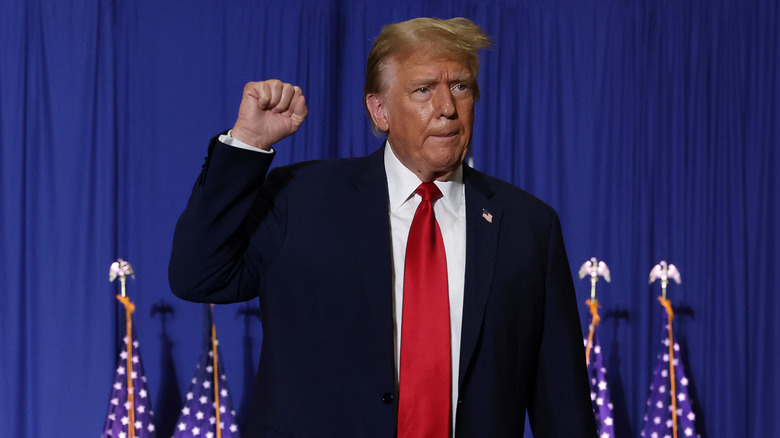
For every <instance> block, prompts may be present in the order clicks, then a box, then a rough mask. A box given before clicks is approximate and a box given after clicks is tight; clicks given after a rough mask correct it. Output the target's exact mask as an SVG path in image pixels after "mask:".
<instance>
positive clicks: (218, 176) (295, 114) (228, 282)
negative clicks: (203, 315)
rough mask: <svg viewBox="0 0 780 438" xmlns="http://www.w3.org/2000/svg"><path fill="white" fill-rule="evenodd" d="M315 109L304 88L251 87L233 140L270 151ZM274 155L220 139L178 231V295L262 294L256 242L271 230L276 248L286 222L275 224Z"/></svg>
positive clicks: (173, 282)
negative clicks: (252, 241)
mask: <svg viewBox="0 0 780 438" xmlns="http://www.w3.org/2000/svg"><path fill="white" fill-rule="evenodd" d="M307 111H308V110H307V109H306V103H305V99H304V97H303V94H302V93H301V90H300V88H298V87H294V86H292V85H290V84H284V83H282V82H280V81H277V80H270V81H264V82H251V83H249V84H247V85H246V87H244V95H243V98H242V101H241V106H240V109H239V115H238V119H237V121H236V124H235V126H234V127H233V131H232V132H233V137H235V138H236V139H238V140H240V141H242V142H244V143H246V144H249V145H250V146H253V147H257V148H258V149H263V150H270V149H271V145H273V144H274V143H276V142H278V141H279V140H281V139H283V138H285V137H287V136H289V135H291V134H293V133H295V132H296V131H297V130H298V127H300V125H301V123H302V122H303V120H304V119H305V118H306V114H307ZM272 158H273V154H259V153H255V152H252V151H246V150H242V149H238V148H233V147H229V146H226V145H224V144H222V143H220V142H219V141H217V139H216V138H215V139H212V141H211V144H210V145H209V153H208V156H207V158H206V163H205V164H204V166H203V170H202V171H201V174H200V176H199V177H198V180H197V181H196V183H195V187H194V188H193V191H192V195H191V196H190V200H189V202H188V203H187V207H186V208H185V210H184V212H183V213H182V215H181V217H180V218H179V221H178V222H177V224H176V230H175V232H174V239H173V248H172V251H171V259H170V263H169V267H168V277H169V283H170V286H171V290H172V291H173V292H174V294H176V295H177V296H179V297H180V298H183V299H186V300H190V301H199V302H215V303H225V302H236V301H245V300H248V299H251V298H253V297H256V296H257V293H258V284H259V272H260V268H261V264H262V262H263V261H262V259H261V255H260V254H259V253H257V252H252V251H250V250H249V248H250V245H249V242H250V239H251V238H252V236H253V235H254V234H255V233H261V234H262V233H265V234H266V235H267V238H268V239H269V240H270V241H269V242H268V243H269V244H270V245H272V244H273V242H272V239H273V236H278V235H279V234H278V233H277V231H278V227H279V226H280V225H278V224H279V223H281V222H279V221H274V217H273V215H275V214H276V213H274V212H273V210H274V209H272V207H273V196H274V193H275V190H274V189H273V188H272V187H268V184H267V183H266V177H265V174H266V172H267V171H268V168H269V167H270V164H271V160H272ZM268 215H272V216H271V217H268ZM261 223H265V225H264V226H263V227H261V226H260V224H261ZM261 237H264V236H261ZM261 241H262V239H261Z"/></svg>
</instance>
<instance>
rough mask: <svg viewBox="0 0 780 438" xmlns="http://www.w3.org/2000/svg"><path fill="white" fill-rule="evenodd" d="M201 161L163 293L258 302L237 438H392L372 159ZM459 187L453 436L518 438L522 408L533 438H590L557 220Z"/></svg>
mask: <svg viewBox="0 0 780 438" xmlns="http://www.w3.org/2000/svg"><path fill="white" fill-rule="evenodd" d="M209 151H210V152H209V158H208V160H207V163H206V166H205V167H204V168H203V170H202V172H201V175H200V177H199V178H198V180H197V183H196V185H195V188H194V189H193V193H192V197H191V198H190V202H189V203H188V205H187V208H186V209H185V211H184V212H183V213H182V216H181V219H180V220H179V223H178V224H177V226H176V232H175V241H174V245H173V252H172V256H171V264H170V272H171V276H170V283H171V289H172V290H173V292H174V293H175V294H176V295H178V296H179V297H181V298H184V299H187V300H192V301H199V302H200V301H207V300H218V301H223V300H228V301H235V300H240V299H248V298H250V297H253V296H259V298H260V309H261V313H262V322H263V329H264V341H263V351H262V353H261V355H260V365H259V368H258V377H257V381H256V383H255V388H254V403H253V405H252V407H251V410H250V412H249V414H248V417H249V418H251V423H252V426H250V427H248V428H247V430H245V431H244V436H250V437H262V436H268V433H267V432H266V430H267V429H270V430H274V431H276V432H278V433H282V434H286V435H289V436H300V437H305V436H318V435H319V436H334V437H335V436H355V437H357V436H377V437H380V436H387V437H392V436H395V434H396V433H395V431H396V428H395V425H396V412H397V403H395V402H391V403H387V399H386V397H385V395H386V394H391V395H395V397H394V398H396V399H397V396H398V394H397V392H396V390H395V360H394V347H393V322H392V318H393V307H392V287H391V284H392V275H391V272H390V256H391V251H390V232H389V230H390V218H389V215H388V211H387V205H388V189H387V183H386V177H385V176H384V174H385V172H384V163H383V158H382V157H383V149H380V150H379V151H377V152H375V153H373V154H372V155H371V156H369V157H366V158H351V159H342V160H324V161H318V162H310V163H306V164H304V165H294V166H290V167H283V168H279V169H277V170H276V171H274V172H272V173H271V174H269V176H268V178H267V180H266V181H262V180H261V179H262V175H263V174H264V172H265V171H266V170H267V169H268V166H269V162H270V160H271V159H272V157H273V155H269V154H260V153H257V152H252V151H245V150H240V149H236V148H231V147H229V146H225V145H222V144H219V143H217V144H215V142H213V141H212V144H211V145H210V146H209ZM258 155H259V157H258ZM248 163H251V164H248ZM258 175H259V176H258ZM463 182H464V185H465V190H466V227H467V232H466V237H467V247H468V248H470V249H469V251H468V252H467V255H466V278H465V288H464V304H463V307H464V312H463V326H462V339H461V346H462V351H461V356H460V364H461V366H460V368H461V372H460V375H459V396H458V401H457V403H458V410H457V419H456V425H455V428H456V429H455V430H456V436H458V437H478V436H491V437H503V436H506V437H509V436H520V435H522V433H523V429H524V421H523V419H524V417H523V413H524V412H525V410H526V408H528V410H529V414H530V415H529V416H530V419H531V423H532V426H533V428H534V431H536V432H537V434H538V436H540V437H550V438H552V437H559V438H564V437H567V438H575V437H593V438H595V433H596V426H595V423H594V420H593V413H592V411H591V407H590V401H589V395H588V394H589V393H588V385H587V373H586V370H585V366H584V365H583V363H584V361H585V354H584V353H585V350H584V347H583V346H582V332H581V330H580V326H579V320H578V317H577V307H576V299H575V294H574V286H573V284H572V280H571V273H570V269H569V265H568V262H567V259H566V252H565V249H564V246H563V241H562V240H561V230H560V224H559V222H558V217H557V216H556V214H555V212H554V211H553V210H552V209H551V208H550V207H548V206H547V205H545V204H544V203H542V202H541V201H539V200H538V199H536V198H534V197H532V196H531V195H529V194H528V193H526V192H523V191H522V190H520V189H518V188H516V187H513V186H511V185H509V184H507V183H504V182H501V181H499V180H497V179H494V178H490V177H487V176H485V175H482V174H481V173H479V172H477V171H474V170H472V169H465V170H464V177H463ZM484 210H488V211H490V212H492V213H493V221H492V222H488V221H486V220H484V219H483V218H482V212H483V211H484ZM258 218H261V219H258ZM236 230H238V231H236ZM477 242H478V243H477ZM402 378H403V377H402Z"/></svg>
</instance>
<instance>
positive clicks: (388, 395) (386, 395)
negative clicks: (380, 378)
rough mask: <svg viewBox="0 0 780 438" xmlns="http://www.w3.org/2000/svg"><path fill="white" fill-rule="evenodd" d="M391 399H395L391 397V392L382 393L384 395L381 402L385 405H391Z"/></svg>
mask: <svg viewBox="0 0 780 438" xmlns="http://www.w3.org/2000/svg"><path fill="white" fill-rule="evenodd" d="M393 399H395V396H394V395H393V393H392V392H386V393H384V394H383V395H382V401H383V402H384V403H385V404H386V405H389V404H390V403H392V402H393Z"/></svg>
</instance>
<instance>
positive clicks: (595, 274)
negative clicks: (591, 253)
mask: <svg viewBox="0 0 780 438" xmlns="http://www.w3.org/2000/svg"><path fill="white" fill-rule="evenodd" d="M579 275H580V280H582V279H583V278H585V276H586V275H587V276H590V299H588V300H585V304H587V305H588V307H589V308H590V316H591V318H590V327H588V342H587V345H586V346H585V365H586V366H587V365H590V351H591V349H592V348H593V334H594V333H595V331H596V326H598V325H599V321H601V317H600V316H599V300H597V299H596V283H598V281H599V276H602V277H604V280H606V281H607V283H609V282H610V281H611V278H610V274H609V267H607V264H606V263H604V262H603V261H598V260H597V259H596V257H591V258H590V260H588V261H586V262H585V263H583V264H582V266H581V267H580V271H579Z"/></svg>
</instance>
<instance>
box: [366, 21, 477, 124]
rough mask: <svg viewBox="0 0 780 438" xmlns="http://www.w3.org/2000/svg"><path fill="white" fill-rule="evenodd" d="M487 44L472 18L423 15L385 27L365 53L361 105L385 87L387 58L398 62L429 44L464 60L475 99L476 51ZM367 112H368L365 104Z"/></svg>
mask: <svg viewBox="0 0 780 438" xmlns="http://www.w3.org/2000/svg"><path fill="white" fill-rule="evenodd" d="M490 44H491V41H490V38H489V37H488V36H487V35H486V34H485V32H483V31H482V29H481V28H480V27H479V26H477V25H476V24H474V22H473V21H471V20H469V19H468V18H463V17H456V18H450V19H449V20H443V19H441V18H427V17H422V18H414V19H412V20H408V21H403V22H400V23H394V24H389V25H387V26H384V27H383V28H382V31H381V32H380V33H379V36H377V37H376V41H374V45H373V47H371V51H370V52H369V54H368V60H367V62H366V83H365V85H364V86H363V104H364V105H366V96H368V95H369V94H374V93H381V92H383V91H384V90H385V87H386V84H385V82H384V81H383V78H382V73H383V71H384V68H385V66H386V65H387V60H388V59H389V58H393V57H394V58H396V60H397V61H401V60H403V59H404V58H405V57H406V56H409V55H411V54H412V53H413V52H414V51H415V50H417V49H419V48H420V47H421V46H423V45H430V46H432V47H433V48H434V50H435V53H436V52H438V53H439V54H441V55H446V56H452V57H454V58H460V59H463V60H465V61H466V65H467V67H468V69H469V71H470V73H471V76H472V79H473V80H474V84H472V86H473V91H474V100H477V99H479V86H478V85H477V75H478V74H479V54H478V52H479V50H481V49H484V48H486V47H490ZM366 111H368V108H367V107H366ZM372 124H373V122H372Z"/></svg>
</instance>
